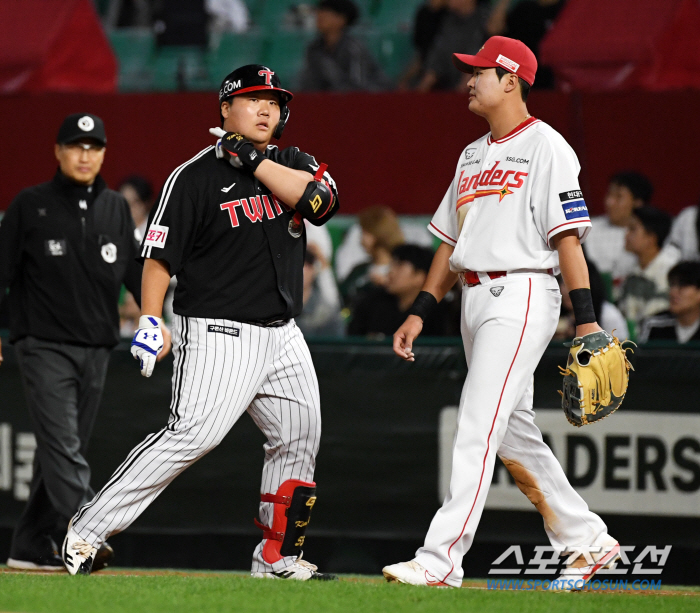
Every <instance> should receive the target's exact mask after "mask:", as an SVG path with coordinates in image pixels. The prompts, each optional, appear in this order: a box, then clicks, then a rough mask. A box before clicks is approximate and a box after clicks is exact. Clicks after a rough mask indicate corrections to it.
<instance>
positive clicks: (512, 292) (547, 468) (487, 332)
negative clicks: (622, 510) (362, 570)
mask: <svg viewBox="0 0 700 613" xmlns="http://www.w3.org/2000/svg"><path fill="white" fill-rule="evenodd" d="M480 278H481V279H482V284H481V285H476V286H473V287H465V288H464V290H463V294H462V339H463V341H464V350H465V353H466V357H467V365H468V372H467V379H466V381H465V383H464V388H463V390H462V397H461V400H460V405H459V414H458V421H457V432H456V433H455V440H454V445H453V457H452V475H451V479H450V488H449V492H448V494H447V496H446V497H445V501H444V503H443V505H442V507H441V508H440V510H439V511H438V512H437V513H436V515H435V517H434V518H433V520H432V522H431V524H430V528H429V530H428V534H427V535H426V538H425V543H424V546H423V547H421V548H420V549H419V550H418V551H417V553H416V561H417V562H418V563H419V564H421V565H422V566H424V567H425V568H426V569H427V570H428V571H429V572H430V573H431V574H432V575H434V577H435V578H436V579H437V580H438V581H442V582H445V583H447V584H449V585H453V586H459V585H461V583H462V576H463V572H462V558H463V557H464V555H465V554H466V552H467V551H469V548H470V547H471V545H472V542H473V540H474V534H475V532H476V528H477V525H478V524H479V519H480V518H481V514H482V512H483V509H484V504H485V502H486V495H487V493H488V489H489V484H490V483H491V478H492V476H493V471H494V463H495V461H496V455H497V454H498V456H500V457H501V458H502V460H503V461H504V463H505V464H506V466H507V467H508V468H509V470H510V471H511V474H513V476H514V477H515V479H516V483H517V484H518V486H519V487H520V489H521V490H522V491H523V492H524V493H525V494H526V495H527V496H528V498H529V499H530V500H531V501H532V502H533V503H534V504H535V505H536V507H537V509H538V510H539V511H540V513H542V516H543V518H544V522H545V530H546V532H547V535H548V536H549V539H550V541H551V543H552V546H553V547H555V548H556V549H557V550H563V549H565V548H566V547H576V546H579V547H582V546H588V545H593V543H594V542H595V541H596V539H597V538H598V537H599V536H601V535H603V534H605V533H606V531H607V528H606V526H605V524H604V523H603V521H602V520H601V519H600V517H598V516H597V515H596V514H594V513H592V512H591V511H589V509H588V506H587V505H586V503H585V501H584V500H583V498H581V496H579V494H578V493H577V492H576V491H575V490H574V489H573V487H572V486H571V484H570V483H569V481H568V480H567V478H566V475H565V474H564V471H563V470H562V467H561V465H560V464H559V462H558V461H557V459H556V457H555V456H554V454H553V453H552V451H551V449H550V448H549V447H548V446H547V445H546V444H545V443H544V442H543V440H542V434H541V433H540V431H539V429H538V428H537V426H536V425H535V423H534V416H535V415H534V411H533V410H532V400H533V374H534V371H535V368H536V367H537V364H538V362H539V361H540V359H541V358H542V355H543V353H544V350H545V349H546V347H547V345H548V343H549V341H550V340H551V338H552V336H553V335H554V331H555V329H556V326H557V321H558V319H559V307H560V303H561V294H560V293H559V287H558V284H557V281H556V279H555V278H554V277H553V276H552V275H550V274H546V273H544V272H542V273H509V274H508V275H507V276H506V277H503V278H497V279H493V280H490V279H488V276H487V275H480ZM499 287H500V288H502V291H500V292H499V291H498V290H497V289H496V288H499ZM492 289H493V290H494V292H491V290H492ZM562 419H563V416H562Z"/></svg>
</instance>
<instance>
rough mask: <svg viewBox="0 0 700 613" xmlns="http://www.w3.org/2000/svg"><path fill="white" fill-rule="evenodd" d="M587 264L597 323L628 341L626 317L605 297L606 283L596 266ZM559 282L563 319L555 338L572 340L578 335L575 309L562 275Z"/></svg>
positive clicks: (587, 261)
mask: <svg viewBox="0 0 700 613" xmlns="http://www.w3.org/2000/svg"><path fill="white" fill-rule="evenodd" d="M586 264H588V279H589V281H590V285H591V297H592V299H593V311H594V312H595V317H596V321H597V322H598V323H599V324H600V327H601V328H603V330H607V331H608V332H613V331H614V332H615V336H617V338H619V339H620V340H621V341H624V340H627V339H628V338H629V328H628V327H627V321H626V320H625V316H624V315H623V314H622V313H621V312H620V309H618V308H617V307H616V306H615V305H614V304H612V303H611V302H608V300H607V298H606V295H605V283H604V282H603V278H602V277H601V276H600V273H599V272H598V269H597V268H596V266H595V264H593V262H591V261H589V260H586ZM557 281H559V289H560V291H561V317H560V318H559V324H558V325H557V331H556V333H555V335H554V337H555V338H556V339H571V338H573V337H574V336H575V335H576V334H575V333H576V325H575V322H574V309H573V306H572V304H571V298H570V297H569V290H568V289H567V287H566V284H565V283H564V279H563V278H562V277H561V275H559V276H558V277H557Z"/></svg>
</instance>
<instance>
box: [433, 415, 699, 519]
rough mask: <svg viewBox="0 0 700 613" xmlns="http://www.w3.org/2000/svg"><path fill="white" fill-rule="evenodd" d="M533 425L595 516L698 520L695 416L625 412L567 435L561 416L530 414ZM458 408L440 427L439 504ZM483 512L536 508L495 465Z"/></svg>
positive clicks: (444, 488)
mask: <svg viewBox="0 0 700 613" xmlns="http://www.w3.org/2000/svg"><path fill="white" fill-rule="evenodd" d="M535 413H536V418H535V423H536V424H537V425H538V426H539V428H540V430H541V431H542V434H543V437H544V440H545V442H546V443H547V444H548V445H549V446H550V447H551V449H552V450H553V451H554V455H555V456H556V457H557V459H558V460H559V462H560V463H561V465H562V467H563V468H564V471H565V472H566V475H567V477H568V478H569V481H570V482H571V484H572V485H573V486H574V487H575V489H576V491H577V492H578V493H579V494H581V496H583V498H584V499H585V500H586V502H587V503H588V506H589V507H590V508H591V510H593V511H595V512H598V513H619V514H635V515H673V516H686V517H692V516H696V517H697V516H700V415H697V414H687V413H686V414H682V413H652V412H644V413H641V412H639V413H637V412H635V413H625V412H624V411H620V412H618V413H616V414H615V415H613V416H612V417H610V418H609V419H606V420H605V421H604V422H602V423H600V424H594V425H591V426H588V427H584V428H578V429H575V428H572V427H571V425H570V424H569V423H568V422H567V421H566V419H565V418H564V415H563V414H562V412H561V411H560V410H552V409H549V410H547V409H536V411H535ZM456 426H457V407H445V408H444V409H443V410H442V412H441V414H440V427H439V466H440V473H439V474H440V477H439V488H438V490H439V491H438V496H439V498H440V500H442V498H443V497H444V495H445V493H446V492H447V488H448V485H449V479H450V473H451V470H452V458H451V456H452V440H453V438H454V432H455V429H456ZM486 508H487V509H501V510H532V511H535V510H536V509H535V508H534V506H533V505H532V504H531V503H530V501H529V500H528V499H527V498H526V497H525V496H524V495H523V494H522V493H521V492H520V490H519V489H518V487H517V485H516V484H515V481H514V480H513V478H512V477H511V476H510V474H509V473H508V470H507V469H506V467H505V466H504V465H503V464H502V463H501V462H500V460H497V464H496V470H495V472H494V476H493V481H492V483H491V487H490V489H489V494H488V498H487V499H486Z"/></svg>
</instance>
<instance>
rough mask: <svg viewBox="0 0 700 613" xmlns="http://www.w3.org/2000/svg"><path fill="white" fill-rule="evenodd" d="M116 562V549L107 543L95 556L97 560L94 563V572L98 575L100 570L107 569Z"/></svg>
mask: <svg viewBox="0 0 700 613" xmlns="http://www.w3.org/2000/svg"><path fill="white" fill-rule="evenodd" d="M113 560H114V549H112V547H111V546H110V544H109V543H108V542H107V541H105V542H104V543H102V546H101V547H100V548H99V549H98V550H97V553H96V554H95V559H94V560H93V561H92V572H93V573H96V572H97V571H98V570H102V569H103V568H107V567H108V566H109V565H110V564H111V563H112V561H113Z"/></svg>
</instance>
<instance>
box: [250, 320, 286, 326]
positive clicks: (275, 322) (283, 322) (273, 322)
mask: <svg viewBox="0 0 700 613" xmlns="http://www.w3.org/2000/svg"><path fill="white" fill-rule="evenodd" d="M243 323H246V324H250V325H251V326H260V327H261V328H281V327H282V326H286V325H287V324H288V323H289V319H268V320H267V321H245V322H243Z"/></svg>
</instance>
